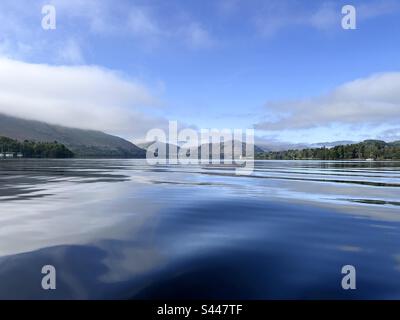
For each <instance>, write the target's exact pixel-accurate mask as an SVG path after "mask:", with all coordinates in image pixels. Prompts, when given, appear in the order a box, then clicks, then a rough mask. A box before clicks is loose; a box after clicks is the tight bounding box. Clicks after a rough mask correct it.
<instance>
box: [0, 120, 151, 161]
mask: <svg viewBox="0 0 400 320" xmlns="http://www.w3.org/2000/svg"><path fill="white" fill-rule="evenodd" d="M0 136H5V137H9V138H12V139H15V140H18V141H25V140H30V141H38V142H54V141H57V142H58V143H60V144H63V145H65V146H66V147H67V148H68V149H69V150H71V151H72V152H73V153H74V155H75V156H76V157H110V158H145V156H146V151H145V150H143V149H141V148H139V147H137V146H136V145H134V144H133V143H131V142H129V141H126V140H124V139H122V138H119V137H116V136H112V135H109V134H106V133H104V132H101V131H95V130H82V129H74V128H68V127H63V126H58V125H51V124H48V123H44V122H40V121H33V120H25V119H20V118H15V117H11V116H7V115H4V114H0Z"/></svg>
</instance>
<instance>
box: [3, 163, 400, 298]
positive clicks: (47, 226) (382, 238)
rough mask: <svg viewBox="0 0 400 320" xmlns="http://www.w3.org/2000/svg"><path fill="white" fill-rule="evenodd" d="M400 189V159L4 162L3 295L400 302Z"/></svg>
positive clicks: (24, 296)
mask: <svg viewBox="0 0 400 320" xmlns="http://www.w3.org/2000/svg"><path fill="white" fill-rule="evenodd" d="M399 187H400V163H390V162H384V163H378V162H374V163H368V162H357V163H355V162H348V163H346V162H317V161H315V162H301V161H292V162H291V161H287V162H286V161H281V162H279V161H276V162H274V161H266V162H257V164H256V170H255V172H254V174H253V175H252V176H251V177H243V176H236V175H235V174H234V171H233V170H231V169H229V168H201V167H172V166H159V167H150V166H147V165H146V164H145V162H143V161H134V160H51V161H49V160H43V161H42V160H18V161H17V160H16V161H11V160H10V161H0V298H1V299H9V298H17V299H26V298H33V299H43V298H45V299H58V298H73V299H76V298H78V299H87V298H89V299H93V298H106V299H115V298H124V299H127V298H130V299H154V298H206V299H213V298H218V299H237V298H240V299H278V298H284V299H297V298H306V299H314V298H329V299H335V298H345V299H358V298H366V299H394V298H400V206H399V205H400V188H399ZM44 265H53V266H54V267H55V268H56V270H57V289H56V290H54V291H44V290H43V289H42V287H41V280H42V277H43V275H42V274H41V269H42V267H43V266H44ZM344 265H353V266H354V267H355V268H356V275H357V278H356V279H357V289H356V290H347V291H345V290H343V289H342V287H341V280H342V277H343V275H342V274H341V268H342V266H344Z"/></svg>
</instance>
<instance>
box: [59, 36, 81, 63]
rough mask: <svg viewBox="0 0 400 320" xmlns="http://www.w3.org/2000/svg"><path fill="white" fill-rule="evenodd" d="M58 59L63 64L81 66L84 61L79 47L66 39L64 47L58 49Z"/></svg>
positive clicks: (74, 41)
mask: <svg viewBox="0 0 400 320" xmlns="http://www.w3.org/2000/svg"><path fill="white" fill-rule="evenodd" d="M58 57H59V60H60V61H61V62H63V63H71V64H83V63H84V61H85V59H84V57H83V53H82V51H81V47H80V46H79V44H78V42H77V41H76V40H74V39H68V40H67V41H66V42H65V43H64V45H63V46H62V47H61V48H59V52H58Z"/></svg>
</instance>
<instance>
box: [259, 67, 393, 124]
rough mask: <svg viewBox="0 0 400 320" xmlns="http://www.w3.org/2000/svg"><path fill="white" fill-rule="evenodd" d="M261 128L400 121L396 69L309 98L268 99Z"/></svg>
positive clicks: (391, 122)
mask: <svg viewBox="0 0 400 320" xmlns="http://www.w3.org/2000/svg"><path fill="white" fill-rule="evenodd" d="M266 109H267V111H268V115H269V119H267V120H266V121H264V122H261V123H258V124H257V125H256V128H257V129H261V130H271V131H277V130H298V129H311V128H315V127H323V126H325V127H326V126H331V125H338V124H339V125H352V126H354V125H363V126H370V127H374V126H377V125H383V124H384V125H393V124H397V123H398V122H399V121H400V72H392V73H382V74H376V75H372V76H370V77H368V78H363V79H358V80H355V81H352V82H349V83H346V84H344V85H342V86H340V87H338V88H336V89H335V90H333V91H332V92H330V93H328V94H326V95H323V96H319V97H314V98H309V99H303V100H298V101H289V102H275V103H268V104H267V106H266Z"/></svg>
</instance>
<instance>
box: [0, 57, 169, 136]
mask: <svg viewBox="0 0 400 320" xmlns="http://www.w3.org/2000/svg"><path fill="white" fill-rule="evenodd" d="M158 105H159V102H158V100H157V98H156V97H155V96H154V95H153V94H152V93H151V91H150V90H149V89H148V88H147V87H146V86H145V85H143V84H141V83H139V82H138V81H134V80H128V79H125V78H124V77H123V76H121V75H119V74H118V73H116V72H113V71H110V70H108V69H104V68H100V67H97V66H50V65H45V64H32V63H26V62H21V61H16V60H11V59H7V58H0V113H4V114H8V115H11V116H16V117H22V118H25V119H32V120H39V121H44V122H49V123H52V124H58V125H64V126H69V127H76V128H84V129H94V130H102V131H106V132H109V133H114V134H120V135H123V136H125V137H128V138H131V137H138V136H143V135H145V132H146V131H147V130H149V129H150V128H153V127H159V126H161V125H164V122H165V120H164V119H161V118H157V117H153V116H150V114H147V112H146V110H147V109H149V108H151V109H154V107H157V106H158ZM153 111H154V110H153Z"/></svg>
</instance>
